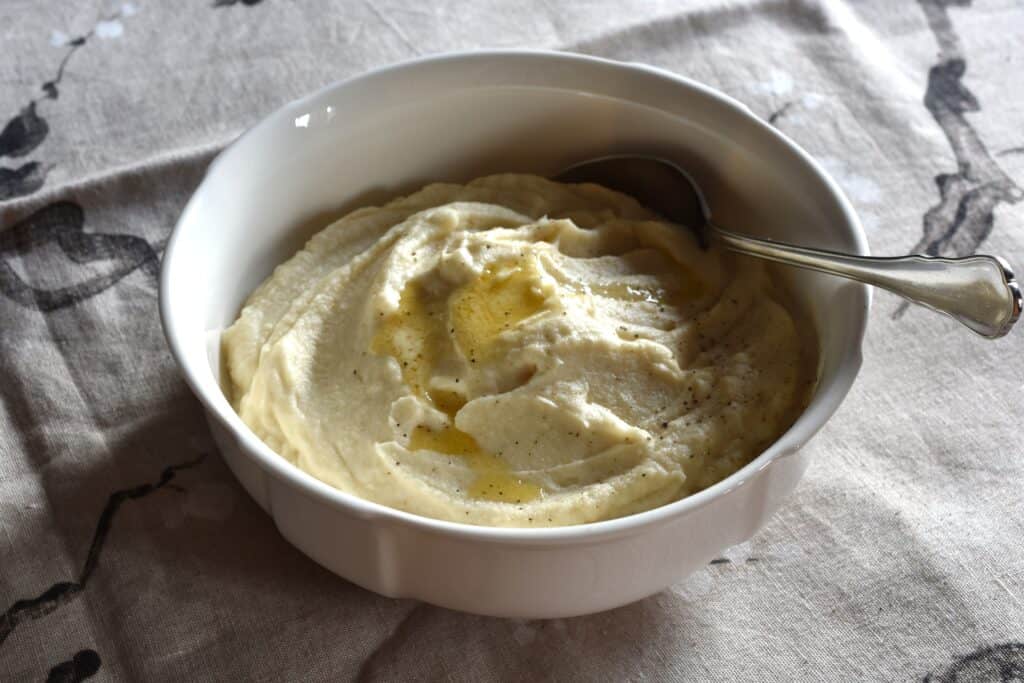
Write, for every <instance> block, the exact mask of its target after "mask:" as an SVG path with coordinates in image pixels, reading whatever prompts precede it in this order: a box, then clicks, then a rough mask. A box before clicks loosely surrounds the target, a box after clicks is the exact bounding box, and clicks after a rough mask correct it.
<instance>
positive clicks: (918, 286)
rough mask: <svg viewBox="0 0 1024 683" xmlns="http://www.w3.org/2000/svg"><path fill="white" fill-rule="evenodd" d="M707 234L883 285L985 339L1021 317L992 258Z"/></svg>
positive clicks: (1016, 296) (732, 245)
mask: <svg viewBox="0 0 1024 683" xmlns="http://www.w3.org/2000/svg"><path fill="white" fill-rule="evenodd" d="M709 232H710V234H711V235H713V239H717V240H719V241H720V243H721V244H722V246H723V247H725V248H727V249H729V250H731V251H736V252H740V253H743V254H750V255H752V256H758V257H760V258H764V259H768V260H770V261H777V262H779V263H786V264H789V265H793V266H799V267H801V268H809V269H811V270H817V271H820V272H822V273H828V274H830V275H838V276H839V277H845V278H849V279H851V280H857V281H858V282H863V283H866V284H869V285H874V286H875V287H881V288H882V289H887V290H889V291H890V292H893V293H894V294H898V295H900V296H902V297H903V298H905V299H907V300H908V301H912V302H914V303H916V304H920V305H922V306H925V307H927V308H930V309H932V310H933V311H938V312H939V313H944V314H946V315H948V316H950V317H951V318H953V319H955V320H958V321H960V322H961V323H963V324H964V325H966V326H967V327H969V328H970V329H972V330H974V331H975V332H977V333H978V334H980V335H982V336H983V337H988V338H989V339H996V338H997V337H1001V336H1003V335H1004V334H1006V333H1007V332H1009V331H1010V328H1012V327H1013V324H1014V323H1015V322H1017V318H1018V317H1019V316H1020V312H1021V291H1020V288H1019V287H1018V286H1017V282H1016V280H1014V277H1013V272H1012V271H1011V270H1010V267H1009V265H1008V264H1007V263H1006V262H1005V261H1003V260H1002V259H1001V258H999V257H996V256H968V257H966V258H940V257H936V256H901V257H893V258H887V257H870V256H851V255H849V254H840V253H836V252H832V251H825V250H822V249H808V248H807V247H796V246H793V245H789V244H783V243H781V242H773V241H771V240H763V239H757V238H754V237H747V236H745V235H737V234H736V233H733V232H729V231H727V230H723V229H721V228H719V227H717V226H713V229H712V230H710V231H709Z"/></svg>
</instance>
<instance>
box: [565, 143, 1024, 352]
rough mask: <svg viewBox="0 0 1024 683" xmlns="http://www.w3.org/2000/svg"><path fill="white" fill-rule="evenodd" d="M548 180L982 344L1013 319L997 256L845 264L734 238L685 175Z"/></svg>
mask: <svg viewBox="0 0 1024 683" xmlns="http://www.w3.org/2000/svg"><path fill="white" fill-rule="evenodd" d="M555 179H556V180H558V181H560V182H565V183H584V182H589V183H597V184H599V185H604V186H605V187H608V188H611V189H613V190H618V191H619V192H623V193H625V194H628V195H630V196H632V197H634V198H635V199H637V201H639V202H640V203H641V204H643V205H645V206H647V207H648V208H650V209H653V210H654V211H656V212H658V213H659V214H661V215H662V216H664V217H665V218H667V219H669V220H671V221H672V222H674V223H679V224H680V225H684V226H686V227H688V228H690V229H691V230H693V231H694V232H695V233H696V235H697V239H698V241H699V242H700V244H701V245H702V246H705V247H706V246H707V245H708V244H709V243H711V242H712V241H714V242H717V243H719V244H720V245H721V246H722V247H724V248H726V249H729V250H731V251H736V252H739V253H741V254H748V255H750V256H756V257H758V258H763V259H768V260H769V261H776V262H778V263H785V264H788V265H791V266H799V267H800V268H809V269H811V270H817V271H820V272H822V273H828V274H830V275H838V276H839V277H845V278H849V279H851V280H857V281H858V282H863V283H866V284H869V285H873V286H875V287H881V288H883V289H887V290H889V291H890V292H893V293H894V294H898V295H900V296H902V297H903V298H904V299H907V300H908V301H912V302H914V303H916V304H920V305H922V306H925V307H927V308H930V309H932V310H933V311H938V312H939V313H944V314H946V315H948V316H950V317H951V318H953V319H955V320H958V321H960V322H961V323H963V324H964V325H966V326H967V327H969V328H970V329H972V330H974V331H975V332H977V333H978V334H980V335H982V336H983V337H988V338H989V339H996V338H998V337H1002V336H1003V335H1004V334H1006V333H1007V332H1009V331H1010V328H1012V327H1013V324H1014V323H1015V322H1017V318H1018V317H1020V311H1021V303H1022V302H1021V291H1020V288H1019V287H1018V286H1017V281H1016V280H1014V277H1013V272H1012V271H1011V270H1010V267H1009V265H1008V264H1007V263H1006V261H1004V260H1003V259H1001V258H999V257H997V256H968V257H966V258H940V257H936V256H922V255H912V256H900V257H891V258H890V257H869V256H851V255H849V254H841V253H837V252H833V251H825V250H823V249H810V248H807V247H797V246H793V245H790V244H783V243H782V242H775V241H773V240H765V239H757V238H754V237H747V236H745V235H738V234H736V233H734V232H729V231H728V230H724V229H722V228H720V227H718V226H717V225H715V224H714V223H713V222H712V221H711V211H710V210H709V209H708V205H707V202H706V201H705V199H704V195H702V194H701V192H700V188H698V187H697V184H696V183H695V182H694V181H693V179H692V178H690V176H689V175H687V174H686V172H685V171H683V170H682V169H681V168H679V167H678V166H676V165H675V164H673V163H671V162H669V161H665V160H664V159H658V158H655V157H642V156H628V155H621V156H608V157H601V158H599V159H592V160H590V161H584V162H582V163H579V164H575V165H573V166H570V167H569V168H567V169H565V170H564V171H562V172H561V173H560V174H558V176H556V177H555Z"/></svg>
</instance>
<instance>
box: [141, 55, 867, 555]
mask: <svg viewBox="0 0 1024 683" xmlns="http://www.w3.org/2000/svg"><path fill="white" fill-rule="evenodd" d="M502 59H505V60H537V59H539V60H541V61H546V60H554V61H560V62H564V63H575V64H584V65H587V66H590V67H597V68H603V69H607V70H609V71H611V72H619V73H621V74H622V75H624V76H627V77H628V76H629V75H630V74H636V73H638V72H640V73H645V74H647V75H648V76H654V77H657V78H658V79H660V80H662V81H664V82H665V83H666V85H670V86H671V87H675V88H682V89H686V90H689V91H690V92H691V93H694V94H696V95H697V96H699V97H703V98H705V99H709V100H711V101H713V102H716V103H717V104H718V105H721V106H725V107H726V108H728V109H731V110H733V111H734V112H736V113H738V114H741V115H742V116H743V117H744V118H745V119H747V122H748V123H749V124H751V125H753V126H754V127H755V128H758V129H759V132H760V133H761V134H767V135H768V136H770V137H774V138H775V141H776V142H777V143H781V144H782V145H783V146H784V147H785V148H786V149H787V151H788V152H789V153H791V154H792V155H793V156H795V157H796V158H797V159H798V160H799V161H800V162H802V163H803V164H804V165H805V166H806V167H807V168H808V169H809V170H810V171H811V172H812V173H813V175H814V176H815V177H816V179H817V180H818V181H819V182H820V183H821V185H822V186H823V187H824V188H825V189H826V190H827V195H828V199H830V200H831V201H832V202H834V204H835V206H836V207H837V208H838V209H839V210H840V213H841V215H842V217H843V221H844V223H845V227H846V229H847V231H848V233H849V237H850V238H851V239H852V241H853V244H854V247H855V252H856V253H859V254H862V255H867V254H869V253H870V252H869V248H868V243H867V236H866V234H865V232H864V229H863V227H862V225H861V223H860V220H859V219H858V217H857V214H856V212H855V211H854V209H853V207H852V205H851V203H850V201H849V200H848V199H847V197H846V195H845V194H844V193H843V191H842V190H841V189H840V187H839V186H838V184H837V183H836V182H835V180H834V179H833V178H832V177H831V176H830V175H829V174H828V173H827V172H826V171H825V170H824V169H823V168H822V167H821V165H820V164H819V163H818V162H817V161H815V160H814V159H813V158H812V157H811V156H810V155H809V154H808V153H807V152H805V151H804V150H803V149H802V148H800V147H799V146H798V145H797V144H796V143H795V142H793V141H792V140H790V139H789V138H787V137H786V136H785V135H783V134H782V133H780V132H779V131H778V130H776V129H775V128H774V127H773V126H771V125H770V124H768V123H766V122H764V121H762V120H761V119H760V118H758V117H757V116H756V115H754V114H753V112H751V110H750V109H749V108H748V107H746V106H745V105H744V104H742V103H741V102H739V101H737V100H735V99H733V98H732V97H730V96H729V95H726V94H724V93H721V92H719V91H717V90H715V89H713V88H711V87H709V86H706V85H704V84H702V83H700V82H698V81H694V80H691V79H689V78H687V77H685V76H680V75H678V74H676V73H673V72H671V71H668V70H666V69H662V68H660V67H656V66H652V65H649V64H643V63H637V62H622V61H617V60H611V59H605V58H601V57H594V56H590V55H583V54H579V53H573V52H563V51H554V50H533V49H484V50H466V51H456V52H444V53H438V54H433V55H427V56H424V57H418V58H415V59H411V60H405V61H400V62H396V63H393V64H389V65H386V66H382V67H379V68H375V69H371V70H369V71H365V72H362V73H360V74H357V75H355V76H352V77H350V78H346V79H342V80H339V81H335V82H333V83H330V84H328V85H326V86H324V87H322V88H320V89H318V90H316V91H315V92H313V93H310V94H308V95H305V96H303V97H300V98H298V99H294V100H292V101H290V102H287V103H286V104H284V105H283V106H281V107H279V108H277V109H276V110H274V111H273V112H271V113H270V114H268V115H267V116H265V117H263V118H262V119H261V120H260V121H259V122H257V123H256V124H255V125H253V126H252V127H250V128H248V129H247V130H246V131H244V132H243V133H242V134H241V135H239V136H238V137H237V138H236V139H234V140H233V141H232V142H230V143H229V144H228V145H227V146H226V147H225V148H224V149H223V150H221V152H220V153H219V154H218V155H217V156H216V158H215V159H214V160H213V161H212V162H211V163H210V165H209V167H208V168H207V169H206V172H205V174H204V176H203V179H202V181H201V182H200V183H199V185H198V186H197V187H196V189H195V190H194V191H193V194H192V196H191V197H190V198H189V201H188V202H187V203H186V205H185V208H184V209H183V210H182V213H181V215H180V217H179V218H178V220H177V222H176V223H175V226H174V228H173V229H172V231H171V234H170V237H169V239H168V241H167V244H166V246H165V249H164V254H163V259H162V263H161V272H160V287H159V310H160V319H161V324H162V326H163V330H164V336H165V338H166V340H167V344H168V346H169V348H170V350H171V354H172V356H173V357H174V360H175V363H176V364H177V365H178V368H179V370H180V371H181V373H182V375H183V376H184V379H185V381H186V383H187V384H188V385H189V387H190V388H191V389H192V392H193V393H194V394H195V395H196V397H197V398H198V399H199V401H200V403H201V404H202V406H203V408H204V410H205V411H206V413H207V415H208V416H210V417H212V418H213V419H214V420H216V421H217V423H218V424H219V425H220V426H221V427H222V428H224V429H225V430H227V431H228V432H229V433H230V434H231V435H233V436H234V437H235V438H236V439H237V440H238V441H239V444H240V446H241V450H242V451H244V452H245V455H246V457H249V458H252V459H253V460H255V461H256V463H257V465H259V467H260V468H261V469H262V470H263V472H264V474H265V475H267V476H274V477H276V478H278V479H280V480H282V481H284V482H285V483H286V484H289V485H291V486H293V487H296V488H299V489H301V490H303V492H304V493H307V494H310V495H312V496H313V497H315V498H316V499H318V500H319V501H321V502H324V503H327V504H329V505H331V506H332V507H335V508H340V509H342V510H344V511H346V512H349V513H354V514H356V515H358V516H360V517H362V518H364V519H366V520H367V521H373V522H375V523H381V522H387V523H391V524H396V525H400V526H404V527H414V528H416V529H418V530H421V531H425V532H431V533H433V534H441V535H446V536H455V537H458V538H461V539H471V540H476V541H484V542H491V543H503V544H514V545H537V546H541V545H550V544H566V543H593V542H596V541H599V540H605V539H608V538H612V537H618V536H622V535H631V534H634V533H638V532H640V531H641V530H642V529H644V528H646V527H651V526H655V525H660V524H663V523H665V522H667V521H669V520H671V519H673V518H676V517H682V516H684V515H686V514H687V513H689V512H692V511H694V510H696V509H698V508H701V507H704V506H705V505H708V504H710V503H711V502H713V501H714V500H716V499H718V498H721V497H723V496H724V495H726V494H727V493H729V492H730V491H732V490H734V489H737V488H739V487H742V486H744V485H745V484H747V483H749V482H750V481H751V480H752V479H753V478H754V477H755V475H757V473H758V472H760V471H761V470H763V469H764V468H766V467H768V466H769V465H770V464H771V463H772V462H774V461H775V460H778V459H780V458H784V457H787V456H789V455H791V454H793V453H794V452H796V451H797V450H799V449H800V448H802V447H803V446H804V445H805V444H806V442H807V441H808V440H809V439H810V438H811V437H812V436H814V434H815V433H816V432H817V431H818V430H819V429H821V427H822V426H823V425H824V424H825V422H827V421H828V419H829V418H830V417H831V416H832V415H833V414H834V413H835V411H836V410H837V409H838V407H839V405H840V404H841V403H842V401H843V399H844V398H845V397H846V394H847V393H848V392H849V390H850V388H851V386H852V385H853V382H854V379H855V378H856V376H857V374H858V372H859V370H860V365H861V361H862V355H861V354H862V345H863V339H864V334H865V329H866V325H867V317H868V310H869V308H870V303H871V292H870V290H869V288H868V287H867V286H866V285H862V284H859V283H851V286H852V288H853V291H854V292H855V293H856V295H857V299H859V303H860V305H858V306H855V309H854V310H855V311H856V318H855V319H854V320H853V321H852V325H851V329H852V334H851V337H852V339H851V342H852V343H849V344H848V345H847V346H846V348H844V349H843V352H842V356H841V357H840V359H839V361H838V364H837V367H836V371H835V374H834V376H833V378H832V381H831V382H830V383H829V384H828V385H827V386H826V387H824V388H823V389H821V390H818V391H816V392H815V394H814V395H813V396H812V398H811V401H810V403H809V404H808V406H807V408H806V409H805V410H804V411H803V412H802V413H801V414H800V416H799V417H798V418H797V419H796V421H795V422H794V423H793V424H792V425H791V426H790V428H789V429H788V430H787V431H786V432H784V433H783V434H782V435H781V436H780V437H779V438H778V439H776V440H775V441H774V442H773V443H772V444H771V445H770V446H769V447H768V448H767V449H765V450H764V451H763V452H761V453H760V454H759V455H758V456H757V457H755V458H754V459H753V460H751V461H750V462H749V463H747V464H746V465H745V466H744V467H742V468H740V469H739V470H737V471H736V472H734V473H732V474H731V475H729V476H728V477H726V478H725V479H723V480H721V481H719V482H717V483H716V484H713V485H712V486H709V487H708V488H706V489H703V490H701V491H698V492H696V493H694V494H691V495H689V496H686V497H685V498H681V499H680V500H677V501H674V502H672V503H667V504H665V505H661V506H659V507H656V508H652V509H650V510H646V511H644V512H639V513H635V514H631V515H627V516H624V517H618V518H615V519H610V520H604V521H598V522H588V523H584V524H578V525H571V526H556V527H541V528H532V527H494V526H482V525H474V524H467V523H463V522H452V521H447V520H441V519H435V518H433V517H426V516H423V515H419V514H416V513H412V512H406V511H404V510H399V509H397V508H392V507H389V506H386V505H384V504H381V503H376V502H374V501H370V500H367V499H365V498H361V497H359V496H356V495H355V494H351V493H347V492H345V491H342V490H340V489H337V488H335V487H333V486H331V485H330V484H327V483H326V482H323V481H321V480H319V479H317V478H316V477H314V476H313V475H311V474H309V473H307V472H305V471H304V470H301V469H299V468H298V467H296V466H295V465H292V464H291V463H290V462H288V461H287V460H285V459H284V458H282V457H281V456H280V455H278V454H277V453H275V452H274V451H273V450H272V449H270V447H269V446H267V445H266V444H265V443H263V441H262V440H260V439H259V437H257V436H256V435H255V433H254V432H252V431H251V430H250V429H249V428H248V426H247V425H245V423H244V422H242V420H241V418H240V417H239V416H238V415H237V413H235V412H234V409H233V408H232V407H231V406H230V404H229V403H228V402H227V399H226V397H225V396H224V395H223V392H222V390H221V389H220V386H219V384H218V383H217V381H216V378H213V381H214V385H215V386H216V391H217V392H218V393H219V394H220V396H219V398H220V399H221V402H222V403H224V405H226V406H227V410H225V409H224V405H218V402H217V400H216V398H217V397H213V398H211V397H210V396H209V395H208V391H209V387H208V386H207V385H208V382H206V383H204V382H203V381H201V379H200V377H199V376H198V372H201V368H200V369H198V370H197V368H195V367H193V364H192V363H191V362H190V361H189V358H188V356H187V354H186V353H184V351H183V343H182V341H181V339H180V333H179V330H178V326H177V323H176V320H175V315H174V311H173V309H172V301H171V299H172V297H171V287H172V286H173V282H172V280H171V274H172V272H173V269H172V268H171V267H170V264H171V263H172V262H173V261H174V260H175V257H176V254H177V251H178V242H179V238H180V235H181V234H182V232H183V226H184V225H186V224H187V223H188V222H189V221H190V217H191V214H192V213H194V212H196V211H197V208H196V206H197V204H198V198H199V197H200V196H201V195H202V190H203V188H204V186H206V185H207V184H208V182H209V178H210V177H211V175H212V174H214V173H215V172H216V171H217V169H218V168H219V166H220V165H222V164H223V163H225V161H224V160H225V159H226V158H227V157H229V156H231V155H232V154H234V153H235V152H236V150H237V149H238V148H239V147H241V146H242V145H244V143H245V141H246V140H248V139H249V138H250V137H253V136H255V135H256V134H258V133H259V132H260V131H262V130H264V129H267V128H270V127H272V126H275V125H277V122H278V121H279V120H282V119H287V117H290V116H291V115H292V113H293V112H294V111H295V110H297V109H305V108H307V107H308V106H309V105H310V104H312V103H313V102H314V101H315V100H317V99H319V98H321V97H323V96H326V95H328V94H330V93H332V92H336V91H340V90H343V89H345V88H347V87H349V86H352V85H354V84H357V83H360V82H362V81H365V80H369V79H374V78H378V77H380V76H383V75H385V74H389V73H392V72H396V71H402V70H409V69H416V68H418V67H423V66H428V65H436V64H444V63H446V62H457V61H464V60H484V61H493V60H502ZM581 90H585V88H581ZM205 365H206V370H207V372H210V374H211V375H212V369H211V368H209V365H208V364H205ZM794 432H799V435H794ZM793 441H796V443H789V442H793ZM270 512H271V516H272V517H273V512H272V509H271V510H270Z"/></svg>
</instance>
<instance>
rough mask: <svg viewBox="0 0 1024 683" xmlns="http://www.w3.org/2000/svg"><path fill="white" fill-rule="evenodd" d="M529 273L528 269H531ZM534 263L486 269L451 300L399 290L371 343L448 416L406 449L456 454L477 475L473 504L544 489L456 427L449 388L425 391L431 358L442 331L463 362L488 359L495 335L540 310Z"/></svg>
mask: <svg viewBox="0 0 1024 683" xmlns="http://www.w3.org/2000/svg"><path fill="white" fill-rule="evenodd" d="M531 268H532V269H533V270H530V269H531ZM536 275H537V274H536V264H535V263H532V264H531V263H527V262H525V260H521V259H516V260H515V261H513V262H505V263H501V264H491V265H489V266H488V267H487V268H485V270H484V272H483V274H482V275H481V277H479V278H477V279H475V280H473V281H472V282H470V283H468V284H466V285H464V286H463V287H461V288H459V289H458V290H456V291H455V292H453V293H452V295H451V296H450V297H448V298H447V300H446V299H445V297H442V296H437V297H431V296H429V295H428V294H427V293H426V292H424V291H423V286H422V284H420V283H419V282H417V281H412V282H410V283H408V284H407V285H406V286H405V288H404V289H403V291H402V294H401V297H400V300H399V306H398V310H397V311H395V312H394V313H393V314H391V315H390V316H388V317H387V318H386V319H384V320H382V321H381V322H380V324H379V327H378V329H377V333H376V334H375V335H374V338H373V342H372V344H371V346H370V348H371V350H372V351H373V352H374V353H377V354H380V355H386V356H391V357H392V358H394V359H395V360H396V361H398V364H399V366H400V367H401V370H402V379H403V380H404V381H405V383H406V384H407V385H408V386H409V388H410V389H411V390H412V391H413V393H415V394H416V395H418V396H421V397H423V398H425V399H427V400H428V401H429V402H430V403H431V405H433V406H434V407H436V408H437V409H438V410H440V411H441V412H443V413H445V414H446V415H447V416H448V418H449V424H448V425H446V426H445V427H443V428H441V429H437V430H433V429H430V428H428V427H425V426H422V425H421V426H418V427H416V428H415V429H414V430H413V431H412V434H410V438H409V445H408V448H409V450H410V451H414V452H415V451H424V450H426V451H432V452H434V453H441V454H444V455H450V456H454V457H458V458H459V459H460V460H462V461H463V462H465V463H466V465H467V466H468V467H469V468H470V469H471V470H472V471H473V473H474V474H475V478H474V481H473V483H472V484H471V485H470V488H469V490H468V494H469V496H470V497H471V498H475V499H477V500H489V501H497V502H505V503H513V504H515V503H524V502H527V501H531V500H535V499H536V498H538V497H540V495H541V492H542V489H541V487H540V486H539V485H537V484H536V483H534V482H531V481H529V480H526V479H523V478H521V477H518V476H516V475H515V474H514V473H513V472H511V470H510V468H509V465H508V462H506V461H505V460H504V459H503V458H501V457H500V456H498V455H495V454H493V453H489V452H487V451H485V450H484V449H482V448H481V447H480V445H479V444H478V443H477V442H476V439H474V438H473V437H472V436H471V435H470V434H467V433H466V432H463V431H462V430H460V429H458V428H457V427H455V415H456V413H458V411H459V410H460V409H461V408H462V406H463V405H465V403H466V399H465V397H464V396H463V395H462V394H460V393H458V392H455V391H447V390H436V389H434V390H428V386H429V382H430V378H431V376H432V373H433V370H434V367H435V366H436V363H437V360H438V358H439V357H440V355H441V352H442V351H443V347H444V345H446V344H448V343H449V342H448V336H447V335H446V334H445V331H446V329H447V330H448V331H449V332H450V333H451V334H452V335H453V336H454V338H455V342H456V344H457V345H458V346H459V349H460V350H461V351H462V352H463V354H465V356H466V358H467V360H469V361H470V362H476V359H477V358H489V357H490V354H491V352H492V350H493V345H494V340H495V338H496V337H497V336H498V335H499V334H501V332H503V331H504V330H506V329H511V327H513V326H514V325H516V324H518V323H520V322H522V321H523V320H525V319H526V318H528V317H530V316H531V315H534V314H535V313H537V312H539V311H540V310H541V309H542V308H543V304H544V298H543V296H541V295H540V294H539V293H538V292H536V291H535V289H534V287H535V283H536V282H537V277H536Z"/></svg>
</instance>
